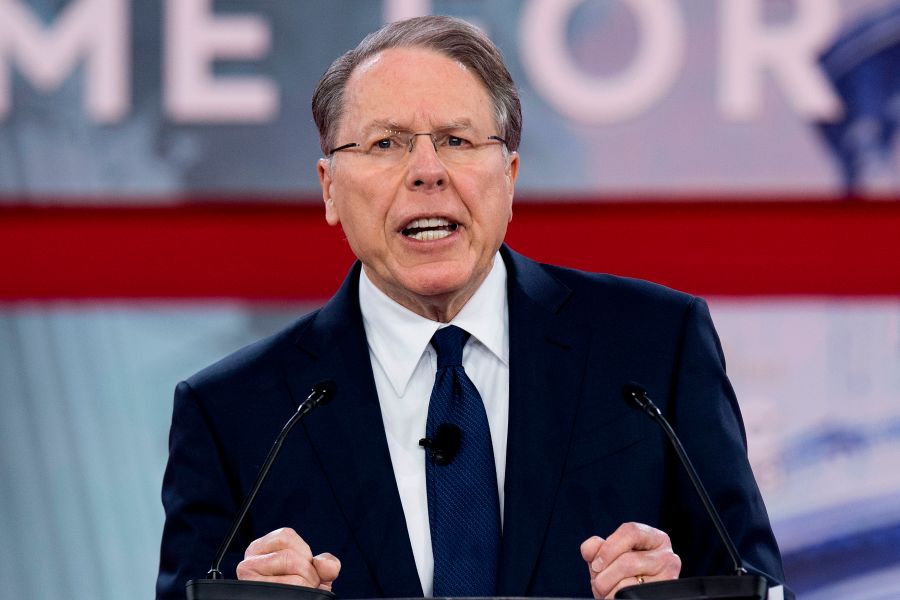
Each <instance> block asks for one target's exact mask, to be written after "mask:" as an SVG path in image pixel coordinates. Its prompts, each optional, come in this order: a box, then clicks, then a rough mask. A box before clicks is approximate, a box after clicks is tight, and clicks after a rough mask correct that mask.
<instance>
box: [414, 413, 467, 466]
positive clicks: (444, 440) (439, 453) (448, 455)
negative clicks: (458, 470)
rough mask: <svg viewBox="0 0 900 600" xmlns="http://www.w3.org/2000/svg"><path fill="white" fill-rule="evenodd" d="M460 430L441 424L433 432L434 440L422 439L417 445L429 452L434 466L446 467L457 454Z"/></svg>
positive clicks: (447, 424)
mask: <svg viewBox="0 0 900 600" xmlns="http://www.w3.org/2000/svg"><path fill="white" fill-rule="evenodd" d="M461 440H462V430H461V429H460V428H459V427H457V426H456V425H454V424H453V423H441V424H440V425H438V428H437V431H435V432H434V439H432V438H427V437H423V438H422V439H421V440H419V445H420V446H422V447H423V448H425V449H426V450H429V451H431V460H433V461H434V464H436V465H441V466H442V467H443V466H447V465H449V464H450V463H452V462H453V459H454V458H456V455H457V454H458V453H459V444H460V441H461Z"/></svg>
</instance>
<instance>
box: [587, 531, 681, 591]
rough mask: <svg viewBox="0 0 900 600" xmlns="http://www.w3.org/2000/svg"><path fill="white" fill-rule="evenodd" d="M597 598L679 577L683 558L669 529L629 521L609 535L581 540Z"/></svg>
mask: <svg viewBox="0 0 900 600" xmlns="http://www.w3.org/2000/svg"><path fill="white" fill-rule="evenodd" d="M581 557H582V558H583V559H584V561H585V562H586V563H587V566H588V572H589V573H590V577H591V591H592V592H593V593H594V598H612V597H613V596H614V595H615V593H616V592H618V591H619V589H621V588H623V587H628V586H629V585H636V584H640V583H646V582H649V581H662V580H664V579H677V578H678V574H679V573H680V572H681V558H679V557H678V555H677V554H675V552H673V551H672V542H671V541H670V540H669V536H668V535H666V533H665V532H663V531H660V530H659V529H654V528H653V527H650V526H649V525H643V524H642V523H625V524H623V525H621V526H619V528H618V529H616V531H615V532H614V533H613V534H612V535H611V536H609V537H608V538H606V539H603V538H601V537H599V536H594V537H591V538H588V539H587V540H585V541H584V543H583V544H581Z"/></svg>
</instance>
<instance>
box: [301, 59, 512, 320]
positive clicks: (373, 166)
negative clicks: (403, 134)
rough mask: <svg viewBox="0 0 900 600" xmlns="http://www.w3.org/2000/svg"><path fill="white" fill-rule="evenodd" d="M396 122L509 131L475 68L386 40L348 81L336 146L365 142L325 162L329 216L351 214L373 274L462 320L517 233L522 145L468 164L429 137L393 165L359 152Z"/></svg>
mask: <svg viewBox="0 0 900 600" xmlns="http://www.w3.org/2000/svg"><path fill="white" fill-rule="evenodd" d="M386 129H393V130H405V131H407V132H412V133H418V132H436V133H437V132H442V133H447V134H450V135H453V136H459V137H460V138H465V139H467V140H471V141H473V142H476V143H479V144H480V143H484V142H487V141H488V137H489V136H491V135H499V134H500V132H499V131H498V130H497V124H496V123H495V121H494V117H493V108H492V104H491V101H490V97H489V96H488V93H487V90H486V89H485V87H484V85H483V84H482V83H481V82H480V80H479V79H478V78H477V76H476V75H474V74H472V73H470V72H469V71H468V70H467V69H466V68H465V67H464V66H462V65H461V64H459V63H457V62H455V61H453V60H451V59H449V58H447V57H446V56H444V55H442V54H438V53H436V52H433V51H430V50H426V49H421V48H395V49H391V50H386V51H384V52H381V53H380V54H378V55H376V56H375V57H373V58H372V59H370V60H369V61H367V62H365V63H363V64H361V65H360V66H359V67H357V69H356V70H355V71H354V72H353V74H352V75H351V77H350V79H349V81H348V82H347V86H346V89H345V94H344V114H343V116H342V117H341V120H340V123H339V126H338V133H337V144H339V145H342V144H345V143H349V142H357V143H360V144H362V145H363V148H362V149H360V148H353V149H351V150H348V151H345V152H337V153H335V154H334V155H333V156H332V158H331V160H330V163H331V164H329V161H328V160H325V159H322V160H320V161H319V167H318V168H319V179H320V182H321V185H322V194H323V198H324V200H325V217H326V220H327V221H328V223H329V224H331V225H337V224H338V223H340V224H341V226H342V227H343V230H344V233H345V234H346V236H347V240H348V241H349V243H350V246H351V248H352V249H353V252H354V253H355V254H356V256H357V257H359V259H360V260H361V261H362V263H363V265H364V267H365V269H366V274H367V275H368V276H369V278H370V279H371V280H372V282H373V283H375V285H376V286H378V287H379V289H381V290H382V291H383V292H385V293H386V294H387V295H388V296H390V297H392V298H393V299H394V300H396V301H398V302H399V303H400V304H402V305H404V306H406V307H407V308H410V309H411V310H414V311H415V312H418V313H419V314H423V315H425V316H429V317H431V318H435V316H439V317H441V318H448V319H449V318H452V317H453V316H454V315H455V314H456V312H458V310H459V308H461V307H462V304H464V303H465V302H466V301H467V300H468V299H469V298H470V297H471V295H472V294H473V293H474V292H475V290H476V289H477V288H478V286H479V285H481V282H482V281H484V278H485V277H486V276H487V274H488V272H489V271H490V268H491V264H492V259H493V256H494V254H495V253H496V252H497V249H498V248H499V247H500V244H501V243H502V241H503V238H504V236H505V235H506V226H507V224H508V223H509V221H510V220H511V219H512V201H513V190H514V187H515V181H516V175H517V173H518V165H519V162H518V160H519V159H518V155H517V154H515V153H511V154H509V153H505V152H504V151H503V147H502V145H501V144H499V143H488V144H486V145H485V146H484V147H483V148H481V149H479V150H477V151H475V152H474V153H473V154H472V156H476V155H477V160H467V161H463V162H464V163H465V164H460V163H459V162H457V161H453V160H442V158H441V156H440V155H439V154H438V153H437V152H435V148H434V146H433V145H432V143H431V141H430V140H429V138H428V136H418V137H415V138H414V147H413V150H412V152H406V151H404V152H402V154H398V156H400V158H399V160H398V161H397V162H394V163H391V164H386V163H385V162H383V161H381V160H380V159H378V158H373V157H372V156H371V155H366V154H365V153H363V152H361V151H360V150H365V148H366V147H367V143H370V142H371V141H373V140H377V139H379V138H382V137H385V136H386V135H389V134H387V133H384V132H385V130H386ZM451 143H452V144H453V145H456V144H457V143H459V142H458V141H457V140H455V139H454V141H453V142H451ZM442 152H443V151H442ZM421 219H436V220H432V221H430V222H428V221H421ZM423 228H424V229H433V230H434V231H435V233H423V232H422V231H421V229H423ZM448 231H449V235H446V232H448ZM414 234H417V235H416V236H415V237H414ZM441 236H444V237H441ZM417 238H420V239H417ZM430 238H434V239H430Z"/></svg>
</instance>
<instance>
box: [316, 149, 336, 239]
mask: <svg viewBox="0 0 900 600" xmlns="http://www.w3.org/2000/svg"><path fill="white" fill-rule="evenodd" d="M331 168H332V167H331V161H329V160H328V159H327V158H320V159H319V161H318V162H317V163H316V171H318V173H319V185H320V186H321V187H322V200H323V201H324V202H325V221H326V222H327V223H328V224H329V225H331V226H334V225H337V224H338V223H340V222H341V219H340V217H339V216H338V212H337V209H336V208H335V207H334V196H332V194H331V192H332V187H333V183H334V181H333V180H332V178H331Z"/></svg>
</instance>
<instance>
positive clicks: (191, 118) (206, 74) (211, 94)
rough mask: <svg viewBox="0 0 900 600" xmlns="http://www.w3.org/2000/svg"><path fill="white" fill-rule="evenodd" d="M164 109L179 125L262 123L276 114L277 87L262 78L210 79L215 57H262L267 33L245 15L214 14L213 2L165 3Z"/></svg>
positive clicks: (182, 0)
mask: <svg viewBox="0 0 900 600" xmlns="http://www.w3.org/2000/svg"><path fill="white" fill-rule="evenodd" d="M165 35H166V39H165V58H164V61H163V63H164V69H165V74H164V81H165V89H164V105H165V108H166V113H167V115H168V116H169V117H171V118H172V119H173V120H175V121H176V122H180V123H265V122H268V121H271V120H273V119H274V118H275V117H276V116H277V114H278V103H279V98H278V87H277V85H276V84H275V83H274V82H273V81H272V80H270V79H268V78H265V77H260V76H256V77H250V76H242V77H237V76H231V77H218V78H217V77H215V76H214V74H213V63H214V62H215V61H216V60H217V59H230V60H235V59H246V60H254V59H259V58H262V57H263V56H265V55H266V53H267V52H268V51H269V47H270V46H271V41H272V40H271V31H270V29H269V27H268V25H267V24H266V23H265V22H264V21H263V20H262V19H260V18H258V17H255V16H250V15H240V16H238V15H219V16H214V15H213V5H212V0H167V1H166V14H165Z"/></svg>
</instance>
